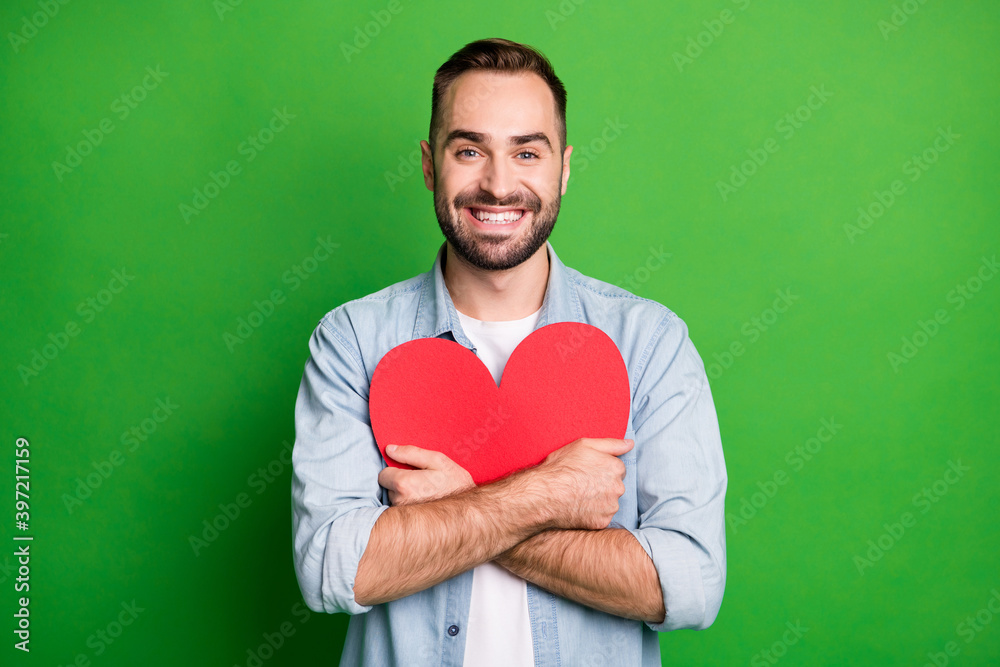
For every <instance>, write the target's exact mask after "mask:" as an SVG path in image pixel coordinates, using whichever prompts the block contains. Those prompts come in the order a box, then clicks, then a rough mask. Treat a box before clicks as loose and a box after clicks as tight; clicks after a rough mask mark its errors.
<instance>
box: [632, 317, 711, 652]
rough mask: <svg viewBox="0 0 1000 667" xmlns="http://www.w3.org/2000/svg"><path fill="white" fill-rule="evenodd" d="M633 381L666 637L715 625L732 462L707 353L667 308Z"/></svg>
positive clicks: (644, 540) (644, 532) (645, 534)
mask: <svg viewBox="0 0 1000 667" xmlns="http://www.w3.org/2000/svg"><path fill="white" fill-rule="evenodd" d="M643 358H647V359H648V361H646V362H645V363H644V364H643V366H642V368H641V370H640V371H639V374H638V377H637V378H633V382H634V383H635V385H636V386H635V391H634V394H633V422H632V423H633V426H634V430H635V449H636V475H637V485H638V493H637V496H638V510H639V527H638V528H637V529H630V532H631V533H632V534H633V535H635V537H636V539H637V540H638V541H639V543H640V544H641V545H642V547H643V549H645V550H646V553H647V554H648V555H649V557H650V558H651V559H652V561H653V564H654V565H655V566H656V571H657V573H658V575H659V578H660V588H661V591H662V594H663V604H664V608H665V609H666V617H665V618H664V620H663V622H662V623H650V622H646V625H647V626H648V627H649V628H651V629H652V630H656V631H658V632H663V631H668V630H677V629H680V628H693V629H697V630H701V629H704V628H707V627H708V626H710V625H711V624H712V623H713V622H714V621H715V618H716V616H717V615H718V613H719V608H720V606H721V605H722V596H723V592H724V590H725V586H726V534H725V494H726V484H727V477H726V465H725V460H724V458H723V454H722V442H721V438H720V435H719V424H718V418H717V416H716V412H715V405H714V403H713V401H712V394H711V391H710V389H709V386H708V378H707V377H706V374H705V366H704V364H703V363H702V360H701V357H700V356H699V355H698V352H697V351H696V350H695V348H694V345H693V343H692V342H691V340H690V338H688V331H687V326H686V325H685V324H684V322H683V321H682V320H681V319H680V318H678V317H677V316H676V315H674V314H673V313H670V312H668V313H667V314H666V315H665V316H664V318H663V320H662V321H661V322H660V324H659V326H658V327H657V330H656V332H655V333H654V334H653V336H652V340H651V341H650V343H649V346H648V347H647V349H646V350H645V351H644V352H643Z"/></svg>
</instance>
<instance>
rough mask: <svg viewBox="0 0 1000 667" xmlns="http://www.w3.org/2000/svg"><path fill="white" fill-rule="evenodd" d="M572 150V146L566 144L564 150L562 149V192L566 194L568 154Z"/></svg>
mask: <svg viewBox="0 0 1000 667" xmlns="http://www.w3.org/2000/svg"><path fill="white" fill-rule="evenodd" d="M572 152H573V147H572V146H567V147H566V150H564V151H563V168H562V191H561V192H562V194H563V195H565V194H566V184H567V183H569V156H570V154H572Z"/></svg>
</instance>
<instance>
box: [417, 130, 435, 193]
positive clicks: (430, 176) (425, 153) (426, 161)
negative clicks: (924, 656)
mask: <svg viewBox="0 0 1000 667" xmlns="http://www.w3.org/2000/svg"><path fill="white" fill-rule="evenodd" d="M420 167H421V169H423V172H424V185H426V186H427V189H428V190H430V191H431V192H434V156H433V155H431V145H430V144H428V143H427V142H426V141H421V142H420Z"/></svg>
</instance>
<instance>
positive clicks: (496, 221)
mask: <svg viewBox="0 0 1000 667" xmlns="http://www.w3.org/2000/svg"><path fill="white" fill-rule="evenodd" d="M466 210H468V211H469V214H470V215H471V216H472V217H473V218H475V219H476V220H478V221H479V222H481V223H483V224H486V225H509V224H511V223H514V222H517V221H518V220H520V219H521V218H523V217H524V214H525V213H527V209H523V208H512V209H488V208H477V207H474V206H471V207H466Z"/></svg>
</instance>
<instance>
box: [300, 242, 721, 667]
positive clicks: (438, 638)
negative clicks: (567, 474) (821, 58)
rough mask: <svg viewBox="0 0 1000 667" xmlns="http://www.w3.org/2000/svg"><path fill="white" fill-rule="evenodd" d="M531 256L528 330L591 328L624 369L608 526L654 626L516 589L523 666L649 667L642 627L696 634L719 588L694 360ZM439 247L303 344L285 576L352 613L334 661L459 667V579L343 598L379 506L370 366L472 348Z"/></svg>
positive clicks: (714, 498) (700, 372) (677, 324)
mask: <svg viewBox="0 0 1000 667" xmlns="http://www.w3.org/2000/svg"><path fill="white" fill-rule="evenodd" d="M546 247H547V249H548V253H549V260H550V262H549V278H548V284H547V286H546V290H545V297H544V300H543V302H542V312H541V315H540V317H539V320H538V324H537V325H536V328H540V327H543V326H545V325H547V324H552V323H554V322H584V323H587V324H591V325H593V326H596V327H598V328H600V329H601V330H602V331H604V332H605V333H606V334H608V336H610V337H611V339H612V340H613V341H614V342H615V343H616V344H617V346H618V349H619V350H620V351H621V354H622V357H623V358H624V360H625V365H626V367H627V369H628V376H629V384H630V389H631V392H632V403H631V410H630V412H629V419H628V429H627V432H626V433H625V437H626V438H631V439H632V440H634V441H635V446H634V447H633V448H632V449H631V450H630V451H629V452H627V453H626V454H624V455H623V456H621V457H620V458H621V459H622V462H623V463H625V467H626V476H625V480H624V481H625V493H624V495H622V496H621V498H620V499H619V509H618V513H617V514H615V516H614V519H613V522H612V527H620V528H625V529H627V530H628V531H629V532H631V533H632V535H634V536H635V539H636V540H638V542H639V544H640V545H642V548H643V549H644V550H645V551H646V553H647V554H648V555H649V557H650V558H651V559H652V561H653V564H654V565H655V566H656V571H657V573H658V574H659V580H660V589H661V592H662V594H663V604H664V607H665V609H666V612H667V613H666V618H665V619H664V621H663V622H662V623H650V622H643V621H637V620H631V619H626V618H623V617H620V616H615V615H612V614H608V613H605V612H603V611H598V610H596V609H593V608H591V607H588V606H586V605H582V604H579V603H577V602H575V601H573V600H570V599H567V598H563V597H560V596H558V595H554V594H553V593H550V592H548V591H546V590H544V589H542V588H539V587H538V586H535V585H534V584H532V583H531V582H530V581H529V582H528V584H527V586H528V611H529V616H530V621H531V636H532V642H533V645H534V656H535V665H536V666H537V667H543V666H545V667H548V666H550V665H551V666H553V667H555V666H562V665H565V666H567V667H568V666H576V665H642V666H648V667H651V666H653V665H660V664H661V663H660V645H659V640H658V636H659V635H658V634H657V632H662V631H667V630H676V629H678V628H695V629H703V628H707V627H708V626H709V625H711V624H712V622H713V621H714V620H715V617H716V615H717V614H718V612H719V607H720V605H721V604H722V594H723V590H724V589H725V583H726V536H725V519H724V515H725V508H724V501H725V492H726V482H727V478H726V468H725V460H724V458H723V454H722V443H721V440H720V437H719V425H718V421H717V418H716V413H715V406H714V404H713V402H712V395H711V392H710V390H709V386H708V379H707V377H706V374H705V367H704V364H703V363H702V360H701V358H700V357H699V356H698V353H697V352H696V351H695V348H694V345H693V344H692V343H691V340H690V339H689V338H688V332H687V327H686V325H685V324H684V322H683V321H681V319H680V318H678V317H677V315H675V314H674V313H673V312H671V311H670V310H669V309H667V308H666V307H664V306H662V305H661V304H659V303H656V302H655V301H651V300H649V299H644V298H641V297H638V296H635V295H634V294H631V293H630V292H627V291H625V290H623V289H621V288H618V287H615V286H614V285H610V284H608V283H605V282H601V281H599V280H595V279H593V278H589V277H587V276H585V275H583V274H581V273H580V272H579V271H576V270H575V269H572V268H569V267H567V266H565V265H563V264H562V263H561V262H560V261H559V258H558V257H556V254H555V251H554V250H553V249H552V245H551V244H550V243H548V242H546ZM444 249H445V245H444V244H442V245H441V248H440V249H439V250H438V254H437V257H436V258H435V261H434V265H433V267H432V268H431V270H430V271H429V272H427V273H423V274H421V275H418V276H416V277H414V278H411V279H409V280H404V281H402V282H399V283H396V284H395V285H391V286H389V287H386V288H385V289H382V290H380V291H378V292H375V293H374V294H370V295H368V296H366V297H364V298H361V299H356V300H354V301H349V302H347V303H345V304H343V305H341V306H338V307H337V308H334V309H333V310H332V311H330V312H329V313H328V314H327V315H326V316H324V317H323V319H322V320H321V321H320V323H319V325H318V326H317V327H316V330H315V331H314V332H313V334H312V337H311V338H310V340H309V351H310V353H311V358H310V359H309V361H308V362H307V363H306V366H305V372H304V373H303V376H302V383H301V385H300V387H299V393H298V399H297V401H296V404H295V447H294V449H293V453H292V467H293V475H292V526H293V539H294V550H295V551H294V556H295V573H296V575H297V577H298V581H299V586H300V588H301V589H302V595H303V597H304V598H305V602H306V604H307V605H308V606H309V608H310V609H312V610H313V611H323V612H327V613H337V612H343V613H347V614H351V619H350V622H349V624H348V630H347V637H346V643H345V646H344V650H343V654H342V657H341V663H340V664H341V665H362V664H363V665H370V666H374V665H378V666H382V665H407V666H409V665H414V666H417V667H422V666H424V665H434V666H437V665H442V666H443V665H448V666H456V667H459V666H460V665H462V659H463V655H464V649H465V633H464V632H463V629H464V628H465V627H466V621H467V620H468V616H469V606H470V600H471V595H472V577H473V570H471V569H470V570H467V571H465V572H463V573H461V574H459V575H456V576H454V577H452V578H451V579H447V580H445V581H443V582H441V583H439V584H437V585H436V586H432V587H430V588H427V589H425V590H423V591H420V592H418V593H414V594H412V595H408V596H406V597H403V598H400V599H398V600H393V601H391V602H386V603H383V604H377V605H360V604H358V603H357V601H356V600H355V599H354V578H355V575H356V574H357V571H358V562H359V561H360V560H361V555H362V554H363V553H364V550H365V547H366V546H367V544H368V538H369V536H370V534H371V530H372V526H373V525H374V524H375V521H376V520H377V519H378V517H379V515H380V514H382V512H384V511H385V510H386V509H388V507H389V502H388V492H387V491H386V490H385V489H383V488H382V487H381V486H379V484H378V474H379V471H381V470H382V468H384V467H385V462H384V461H383V460H382V456H381V454H380V453H379V449H378V446H377V445H376V443H375V438H374V436H373V435H372V429H371V422H370V421H369V415H368V389H369V383H370V381H371V377H372V372H373V371H374V370H375V365H376V364H377V363H378V362H379V360H380V359H381V358H382V356H383V355H384V354H385V353H386V352H388V351H389V350H391V349H392V348H393V347H395V346H397V345H400V344H401V343H404V342H406V341H409V340H413V339H415V338H428V337H438V338H446V339H448V340H454V341H456V342H458V343H460V344H461V345H463V346H465V347H466V348H468V349H470V350H472V351H473V352H476V349H475V348H474V347H473V345H472V343H471V342H470V341H469V339H468V338H467V337H466V335H465V333H464V332H463V331H462V328H461V325H460V323H459V319H458V314H457V311H456V310H455V306H454V304H453V303H452V300H451V297H450V296H449V294H448V290H447V288H446V287H445V283H444V277H443V275H442V272H441V259H442V256H443V253H444ZM380 566H381V567H387V568H391V567H393V563H392V562H391V561H390V562H386V563H381V564H380Z"/></svg>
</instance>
